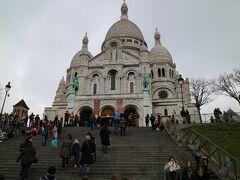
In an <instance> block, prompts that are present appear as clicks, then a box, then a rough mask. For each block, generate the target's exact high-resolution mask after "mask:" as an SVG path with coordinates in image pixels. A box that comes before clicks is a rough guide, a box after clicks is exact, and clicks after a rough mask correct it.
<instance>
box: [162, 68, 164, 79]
mask: <svg viewBox="0 0 240 180" xmlns="http://www.w3.org/2000/svg"><path fill="white" fill-rule="evenodd" d="M162 76H163V77H165V69H164V68H162Z"/></svg>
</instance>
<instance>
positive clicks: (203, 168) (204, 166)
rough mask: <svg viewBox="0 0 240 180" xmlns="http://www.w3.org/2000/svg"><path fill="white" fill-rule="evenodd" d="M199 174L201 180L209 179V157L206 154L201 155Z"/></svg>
mask: <svg viewBox="0 0 240 180" xmlns="http://www.w3.org/2000/svg"><path fill="white" fill-rule="evenodd" d="M198 176H199V179H200V180H209V171H208V158H207V157H206V156H202V157H201V161H200V167H199V169H198Z"/></svg>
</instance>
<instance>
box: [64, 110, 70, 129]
mask: <svg viewBox="0 0 240 180" xmlns="http://www.w3.org/2000/svg"><path fill="white" fill-rule="evenodd" d="M69 118H70V113H69V112H68V111H66V112H65V113H64V127H67V126H68V125H69Z"/></svg>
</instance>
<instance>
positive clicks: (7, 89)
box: [0, 82, 11, 121]
mask: <svg viewBox="0 0 240 180" xmlns="http://www.w3.org/2000/svg"><path fill="white" fill-rule="evenodd" d="M10 89H11V85H10V82H8V84H7V85H6V86H5V91H6V93H5V97H4V100H3V105H2V109H1V113H0V121H2V113H3V108H4V105H5V101H6V97H7V95H8V92H9V91H10Z"/></svg>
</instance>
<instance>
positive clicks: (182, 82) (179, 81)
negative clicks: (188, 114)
mask: <svg viewBox="0 0 240 180" xmlns="http://www.w3.org/2000/svg"><path fill="white" fill-rule="evenodd" d="M178 84H179V85H180V87H181V95H182V110H184V104H183V91H182V86H183V84H184V79H183V78H182V75H179V78H178Z"/></svg>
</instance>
